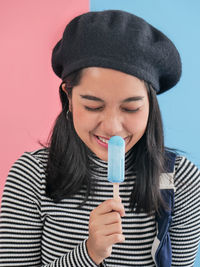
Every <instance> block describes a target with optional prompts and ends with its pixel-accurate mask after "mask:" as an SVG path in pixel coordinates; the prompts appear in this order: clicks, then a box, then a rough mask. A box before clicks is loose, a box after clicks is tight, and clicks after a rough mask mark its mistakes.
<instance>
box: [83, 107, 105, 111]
mask: <svg viewBox="0 0 200 267" xmlns="http://www.w3.org/2000/svg"><path fill="white" fill-rule="evenodd" d="M102 108H103V107H97V108H90V107H88V106H85V109H86V110H89V111H99V110H101V109H102Z"/></svg>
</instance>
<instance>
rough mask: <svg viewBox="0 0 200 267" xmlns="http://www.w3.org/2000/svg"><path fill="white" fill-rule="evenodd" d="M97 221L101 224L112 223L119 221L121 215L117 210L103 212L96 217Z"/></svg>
mask: <svg viewBox="0 0 200 267" xmlns="http://www.w3.org/2000/svg"><path fill="white" fill-rule="evenodd" d="M98 223H99V224H103V225H108V224H113V223H121V216H120V214H119V212H117V211H112V212H109V213H106V214H103V215H101V216H99V217H98Z"/></svg>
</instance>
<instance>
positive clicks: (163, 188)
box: [151, 151, 176, 267]
mask: <svg viewBox="0 0 200 267" xmlns="http://www.w3.org/2000/svg"><path fill="white" fill-rule="evenodd" d="M165 155H166V156H165V170H166V173H162V175H161V177H160V192H161V195H162V198H163V200H164V201H165V203H166V208H163V209H161V210H160V213H159V214H158V213H156V215H155V219H156V224H157V235H156V237H155V239H154V242H153V245H152V251H151V252H152V257H153V259H154V262H155V264H156V266H158V267H160V266H162V267H170V266H171V260H172V251H171V242H170V236H169V227H170V224H171V221H172V213H173V208H174V192H175V190H176V189H175V186H174V166H175V160H176V154H175V153H173V152H171V151H166V152H165Z"/></svg>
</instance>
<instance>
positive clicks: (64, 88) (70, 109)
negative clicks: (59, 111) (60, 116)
mask: <svg viewBox="0 0 200 267" xmlns="http://www.w3.org/2000/svg"><path fill="white" fill-rule="evenodd" d="M61 87H62V90H63V91H64V92H65V94H66V95H67V98H68V101H69V111H70V112H72V98H71V96H69V94H68V92H67V89H66V84H65V83H63V84H62V85H61Z"/></svg>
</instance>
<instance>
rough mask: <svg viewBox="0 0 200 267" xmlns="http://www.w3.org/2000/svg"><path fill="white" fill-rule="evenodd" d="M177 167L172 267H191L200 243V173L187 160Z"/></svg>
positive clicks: (171, 233)
mask: <svg viewBox="0 0 200 267" xmlns="http://www.w3.org/2000/svg"><path fill="white" fill-rule="evenodd" d="M176 163H177V166H176V170H175V177H174V183H175V187H176V192H175V198H174V213H173V216H172V217H173V220H172V224H171V227H170V237H171V245H172V265H171V266H172V267H175V266H176V267H177V266H181V267H183V266H187V267H190V266H193V264H194V261H195V256H196V253H197V250H198V244H199V240H200V171H199V170H198V168H197V167H196V166H195V165H194V164H193V163H191V162H190V161H189V160H187V159H186V158H185V157H178V158H177V160H176Z"/></svg>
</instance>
